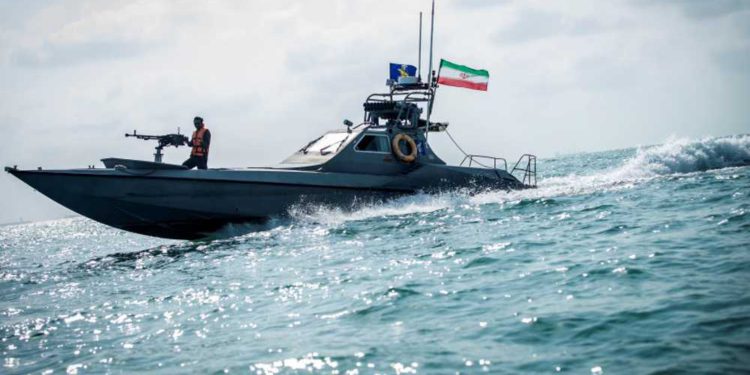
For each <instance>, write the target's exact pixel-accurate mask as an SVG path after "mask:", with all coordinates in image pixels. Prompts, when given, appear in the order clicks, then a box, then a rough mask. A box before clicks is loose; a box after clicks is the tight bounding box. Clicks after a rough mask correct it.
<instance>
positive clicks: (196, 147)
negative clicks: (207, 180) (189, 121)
mask: <svg viewBox="0 0 750 375" xmlns="http://www.w3.org/2000/svg"><path fill="white" fill-rule="evenodd" d="M193 125H195V131H194V132H193V136H192V137H191V138H190V140H189V141H188V146H190V147H192V149H191V150H190V158H189V159H188V160H185V162H184V163H182V165H184V166H186V167H188V169H193V168H194V167H198V169H206V168H208V146H209V145H210V144H211V132H210V131H208V129H207V128H206V125H205V124H203V119H202V118H201V117H198V116H196V117H195V118H194V119H193Z"/></svg>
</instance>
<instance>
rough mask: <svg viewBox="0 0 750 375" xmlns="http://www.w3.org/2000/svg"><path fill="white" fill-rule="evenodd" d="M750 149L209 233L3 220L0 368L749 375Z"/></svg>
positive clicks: (738, 144) (582, 168) (714, 144)
mask: <svg viewBox="0 0 750 375" xmlns="http://www.w3.org/2000/svg"><path fill="white" fill-rule="evenodd" d="M749 165H750V136H747V135H742V136H734V137H723V138H709V139H702V140H670V141H668V142H666V143H665V144H663V145H659V146H651V147H642V148H637V149H627V150H616V151H609V152H600V153H584V154H576V155H569V156H563V157H558V158H554V159H544V160H540V161H539V165H538V168H539V173H540V181H539V188H537V189H533V190H525V191H511V192H506V191H488V192H484V193H480V194H467V193H462V192H446V193H444V194H440V195H415V196H409V197H404V198H400V199H396V200H394V201H390V202H387V203H383V204H377V205H370V206H366V207H361V208H358V209H356V210H353V211H351V210H342V209H335V208H330V207H315V208H313V209H310V208H309V207H308V208H307V209H304V210H298V211H295V212H292V219H290V220H278V221H273V222H271V223H269V224H268V225H266V226H264V227H248V228H237V227H234V228H227V229H226V230H225V232H226V233H222V234H221V235H219V236H217V237H216V239H214V240H207V241H198V242H188V241H170V240H163V239H158V238H151V237H143V236H139V235H135V234H130V233H125V232H122V231H119V230H115V229H112V228H109V227H106V226H103V225H100V224H97V223H95V222H92V221H90V220H88V219H84V218H73V219H64V220H56V221H48V222H40V223H31V224H23V225H11V226H5V227H2V228H0V337H1V339H0V355H1V356H2V359H1V361H2V367H1V368H0V373H5V374H14V373H45V374H46V373H51V372H53V373H65V372H67V373H69V374H75V373H104V372H110V373H135V372H145V371H148V372H161V373H225V372H229V373H258V374H276V373H310V372H312V373H332V374H370V373H383V374H385V373H388V374H412V373H429V374H447V373H482V372H487V373H557V372H564V373H574V374H589V373H593V374H598V373H613V374H633V373H639V374H643V373H655V372H662V373H675V372H687V373H707V372H712V373H716V372H726V373H740V372H747V371H750V215H748V210H750V197H749V196H748V195H749V194H750V166H749ZM40 199H41V198H40ZM248 230H249V231H250V232H249V233H246V234H240V235H237V236H232V235H233V233H234V232H237V233H243V232H246V231H248Z"/></svg>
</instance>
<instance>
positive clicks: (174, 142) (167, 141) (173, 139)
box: [125, 128, 189, 163]
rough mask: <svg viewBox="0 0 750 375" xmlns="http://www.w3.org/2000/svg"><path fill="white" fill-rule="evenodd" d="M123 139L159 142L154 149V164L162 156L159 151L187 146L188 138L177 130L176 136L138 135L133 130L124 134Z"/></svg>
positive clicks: (158, 161) (159, 161) (159, 160)
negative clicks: (133, 138) (165, 148)
mask: <svg viewBox="0 0 750 375" xmlns="http://www.w3.org/2000/svg"><path fill="white" fill-rule="evenodd" d="M125 137H135V138H137V139H142V140H144V141H153V140H156V141H158V142H159V145H158V146H156V147H155V149H156V153H154V162H156V163H161V158H162V156H164V154H162V152H161V150H162V149H164V147H166V146H174V147H179V146H184V145H187V144H188V141H189V139H188V137H186V136H185V135H183V134H180V129H179V128H178V129H177V133H176V134H165V135H146V134H138V133H136V131H135V130H133V134H129V133H125Z"/></svg>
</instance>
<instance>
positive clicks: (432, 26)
mask: <svg viewBox="0 0 750 375" xmlns="http://www.w3.org/2000/svg"><path fill="white" fill-rule="evenodd" d="M434 36H435V0H432V17H431V20H430V71H429V72H428V73H427V74H429V76H430V77H429V79H428V82H429V86H428V87H429V90H432V95H430V102H429V103H428V105H427V129H428V131H427V133H429V128H430V115H431V114H432V98H433V97H434V95H435V91H434V90H433V85H434V84H435V83H434V82H433V81H432V44H433V39H434Z"/></svg>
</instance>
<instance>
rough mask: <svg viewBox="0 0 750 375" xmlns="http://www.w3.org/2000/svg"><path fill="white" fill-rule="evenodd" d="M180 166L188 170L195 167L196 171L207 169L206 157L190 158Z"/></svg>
mask: <svg viewBox="0 0 750 375" xmlns="http://www.w3.org/2000/svg"><path fill="white" fill-rule="evenodd" d="M182 165H184V166H186V167H188V169H193V168H195V167H198V169H206V168H208V156H190V159H188V160H185V162H184V163H182Z"/></svg>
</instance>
